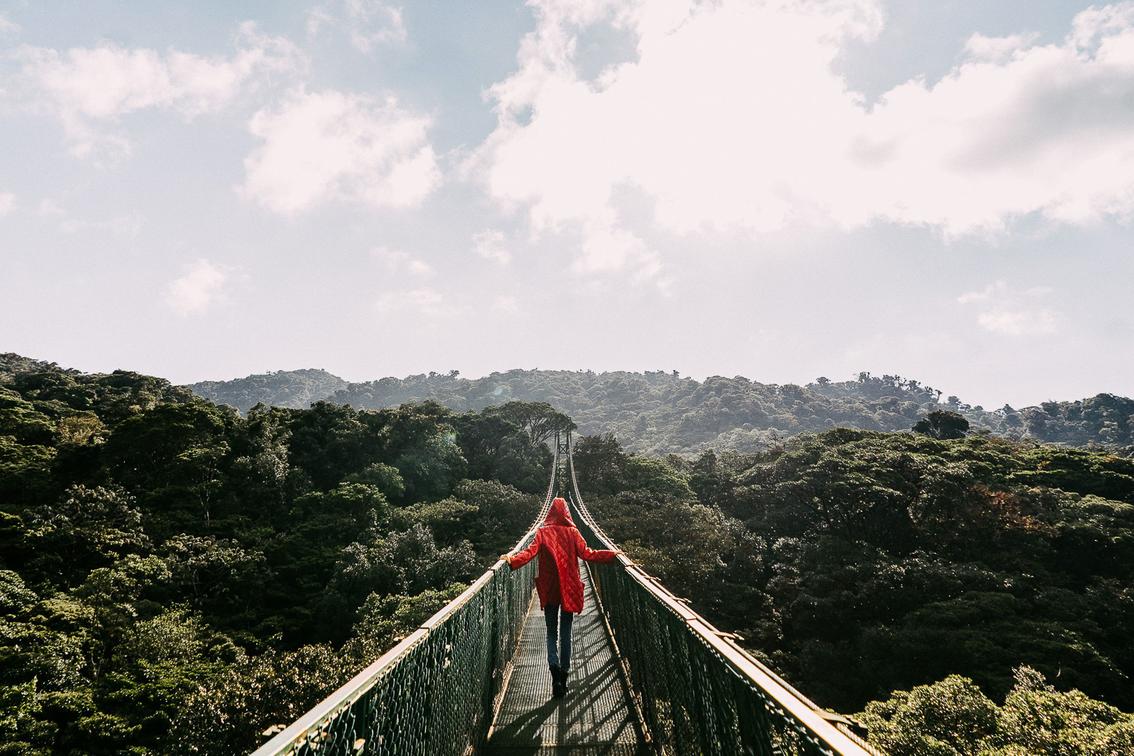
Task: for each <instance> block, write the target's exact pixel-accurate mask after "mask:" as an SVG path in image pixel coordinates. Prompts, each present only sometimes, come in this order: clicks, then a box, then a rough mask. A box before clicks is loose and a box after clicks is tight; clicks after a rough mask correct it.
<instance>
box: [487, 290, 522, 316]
mask: <svg viewBox="0 0 1134 756" xmlns="http://www.w3.org/2000/svg"><path fill="white" fill-rule="evenodd" d="M492 311H493V312H498V313H501V314H502V315H518V314H520V303H519V302H517V301H516V298H515V297H513V296H512V295H510V294H502V295H500V296H498V297H496V298H495V299H494V300H492Z"/></svg>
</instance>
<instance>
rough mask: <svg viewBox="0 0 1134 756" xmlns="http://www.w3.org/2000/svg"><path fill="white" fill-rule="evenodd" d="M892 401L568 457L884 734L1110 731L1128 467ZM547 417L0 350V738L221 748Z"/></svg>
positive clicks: (712, 607)
mask: <svg viewBox="0 0 1134 756" xmlns="http://www.w3.org/2000/svg"><path fill="white" fill-rule="evenodd" d="M802 390H803V389H801V391H802ZM918 419H919V420H924V423H923V424H922V425H921V427H919V429H918V430H917V432H909V431H910V427H911V426H912V425H914V423H910V424H908V425H907V426H905V428H904V429H903V431H904V432H898V433H895V432H883V431H869V430H857V429H849V428H835V429H829V430H826V431H822V432H819V433H801V434H799V435H797V436H795V437H792V438H788V439H785V440H781V441H779V442H774V443H771V444H770V445H769V446H768V448H766V449H764V450H762V451H759V452H754V453H741V452H737V451H735V450H730V449H720V450H706V451H703V452H701V453H699V454H683V455H676V454H671V455H667V456H657V455H646V454H641V453H635V452H634V451H632V450H629V449H627V448H624V446H623V444H622V443H621V442H620V440H619V439H618V438H617V437H616V436H614V435H613V434H609V433H608V434H595V435H583V436H581V437H580V438H579V439H578V442H577V445H576V449H575V462H576V467H577V470H578V476H579V484H580V487H581V489H582V491H583V493H584V495H585V496H586V498H587V502H588V506H589V507H590V509H591V510H592V512H594V514H595V515H596V516H597V517H598V519H599V520H600V521H601V522H602V523H603V526H604V528H605V529H606V531H607V532H608V533H610V534H611V535H612V536H613V537H614V538H615V539H616V540H617V541H618V542H619V543H620V545H621V546H622V547H623V548H624V549H625V550H626V552H627V553H628V554H629V555H630V556H631V557H632V558H634V559H635V560H636V561H638V562H639V563H641V564H642V565H643V567H645V568H646V569H647V570H648V571H649V572H650V573H651V574H655V575H657V576H658V577H659V578H660V579H661V580H662V581H663V582H664V583H665V585H666V586H667V587H669V588H670V589H672V590H673V591H674V592H675V593H677V594H679V595H683V596H687V597H689V598H690V599H691V600H692V602H693V606H694V607H695V608H696V609H697V610H698V611H699V612H702V613H703V614H704V615H705V616H706V617H707V618H708V619H709V620H710V621H712V622H713V623H714V624H716V625H717V626H718V627H720V628H722V629H725V630H730V631H733V632H736V633H739V634H740V635H741V636H742V638H743V641H742V643H743V644H744V645H746V646H747V647H748V648H749V649H750V650H751V651H752V652H753V653H755V654H756V655H757V656H759V657H760V658H762V659H764V660H765V661H766V662H767V663H768V664H769V665H770V666H772V667H773V668H774V669H776V670H777V671H779V672H781V673H782V674H783V675H784V676H785V677H786V678H787V679H788V680H789V681H790V682H791V683H792V684H793V685H795V686H797V687H798V688H799V689H801V690H803V691H804V692H805V693H806V695H808V696H809V697H810V698H812V699H813V700H815V701H817V702H818V703H819V704H820V705H822V706H824V707H829V708H831V709H834V710H837V711H841V712H844V713H855V712H858V714H857V715H856V716H857V717H858V718H859V720H860V721H861V722H863V723H864V724H865V725H866V726H867V728H868V729H869V731H870V736H871V738H872V740H873V741H874V742H876V743H877V744H879V745H880V746H881V747H884V748H886V749H887V750H889V751H890V752H891V753H893V754H895V755H896V756H897V755H900V754H904V753H909V754H920V753H943V754H944V753H957V754H962V753H970V752H973V750H972V749H973V748H979V749H981V752H987V753H990V754H992V753H997V754H1010V753H1011V754H1016V753H1025V752H1027V753H1031V752H1039V753H1042V752H1051V753H1068V754H1096V753H1099V754H1101V753H1108V751H1107V750H1106V749H1108V748H1114V747H1119V746H1122V744H1126V743H1129V742H1130V739H1131V737H1132V735H1131V733H1132V732H1134V725H1132V724H1131V719H1130V715H1129V714H1126V713H1124V712H1129V711H1131V710H1132V709H1134V694H1132V687H1131V684H1130V679H1131V675H1132V674H1134V653H1132V646H1131V644H1130V643H1129V638H1130V637H1131V636H1132V633H1134V593H1132V588H1131V584H1130V575H1131V574H1134V460H1132V459H1130V458H1129V457H1126V456H1122V455H1119V454H1115V453H1112V452H1110V451H1105V450H1090V449H1075V448H1069V447H1066V446H1057V445H1052V444H1044V443H1038V442H1036V441H1034V440H1030V439H1010V438H1002V437H998V436H994V435H987V434H981V433H979V432H974V431H973V429H972V427H971V424H970V427H967V428H966V426H965V424H966V423H969V422H970V421H969V419H968V417H967V416H965V415H963V413H962V412H959V411H958V412H955V411H952V410H944V409H935V410H931V411H930V412H927V413H924V414H922V415H921V416H920V417H919V418H918ZM574 428H575V422H574V421H573V420H572V419H571V418H570V417H568V416H567V415H566V414H564V413H562V412H560V411H558V410H556V409H555V408H553V407H552V406H551V405H549V404H546V403H539V402H527V401H516V400H511V401H506V402H502V403H499V404H492V405H489V406H486V407H483V408H480V409H476V410H468V409H463V410H454V409H450V408H447V407H445V406H443V405H442V404H440V403H439V402H436V401H423V402H411V403H405V404H401V405H399V406H397V407H391V408H382V409H374V410H359V409H355V408H352V407H350V406H346V405H342V404H335V403H332V402H323V401H316V402H315V403H314V404H313V405H312V406H310V407H309V408H305V409H295V408H286V407H269V406H266V405H262V404H261V405H256V406H253V407H251V408H250V409H249V410H248V411H247V412H246V413H245V414H243V415H241V414H239V413H237V412H236V411H235V410H234V409H232V408H230V407H225V406H218V405H216V404H213V403H212V402H210V401H207V400H204V399H202V398H200V397H198V396H196V395H195V394H193V393H192V392H190V391H189V390H187V389H185V388H182V387H176V386H173V385H171V384H169V382H167V381H164V380H162V379H160V378H154V377H150V376H144V375H139V374H136V373H129V372H123V371H117V372H114V373H110V374H104V375H89V374H84V373H80V372H77V371H71V370H63V369H60V368H58V367H57V366H55V365H52V364H50V363H42V362H36V361H32V360H24V359H12V358H10V357H9V358H7V359H6V360H5V361H0V710H2V711H3V714H2V715H0V752H12V753H26V754H37V753H43V754H46V753H95V754H111V753H123V752H133V753H139V754H144V753H168V752H186V753H210V754H213V753H215V754H227V753H238V752H243V751H247V750H249V749H250V748H252V747H254V746H255V745H256V744H257V743H259V742H261V741H262V740H263V739H264V738H265V737H266V733H270V732H272V731H273V730H274V728H278V727H279V726H281V725H283V724H286V723H288V722H290V721H291V720H293V719H294V718H295V717H297V716H299V715H300V714H301V713H303V711H305V710H306V709H307V708H309V707H310V706H311V705H312V704H314V703H315V702H317V701H318V700H320V699H321V698H322V697H324V696H325V695H327V694H328V693H329V692H330V691H332V690H333V689H334V688H335V687H337V686H338V685H339V684H341V683H342V682H344V681H345V680H346V679H348V678H349V677H350V676H351V675H352V674H354V673H355V672H356V671H357V670H358V669H360V668H361V667H363V666H365V664H366V663H368V662H369V661H371V660H373V659H374V658H376V657H377V656H379V655H380V654H381V653H382V651H384V650H385V649H386V648H388V647H389V646H391V645H392V644H393V643H395V642H396V640H397V639H398V638H400V637H402V636H403V635H404V634H405V633H407V632H409V631H410V630H411V629H412V628H414V627H416V626H418V625H419V624H421V622H422V621H423V620H425V619H426V618H428V617H429V616H430V615H431V614H432V613H433V612H434V611H436V610H437V609H439V608H441V607H442V606H443V605H444V604H445V603H446V602H447V601H449V600H450V599H451V598H452V597H454V596H456V595H457V594H458V593H459V592H460V591H461V590H462V589H463V587H464V586H465V585H466V584H467V581H469V580H470V579H472V578H473V577H475V576H476V575H477V574H479V573H480V572H481V571H482V570H483V569H484V568H485V567H486V566H488V565H489V564H490V563H491V562H492V561H493V560H494V558H495V556H496V555H497V554H499V553H500V552H501V551H504V550H506V549H508V548H509V547H510V546H511V545H512V544H513V543H514V542H515V541H516V539H517V538H518V537H519V536H520V535H521V533H522V532H523V531H524V530H525V529H526V527H527V526H528V525H529V524H530V522H531V520H532V518H533V516H534V515H535V512H536V511H537V509H538V505H539V494H540V493H541V492H542V490H543V489H544V487H545V485H546V479H547V478H546V476H547V472H548V465H549V464H550V461H551V453H550V451H549V449H548V448H547V445H546V441H548V440H549V439H550V438H552V437H553V435H554V434H555V432H556V431H562V430H568V429H574ZM1058 712H1064V713H1067V712H1070V713H1069V714H1067V715H1066V716H1064V713H1060V714H1058V717H1057V715H1056V713H1058ZM1029 717H1030V719H1029ZM1060 717H1061V718H1060ZM1057 720H1058V721H1057ZM1053 722H1054V723H1055V724H1053ZM1056 724H1057V725H1058V726H1056ZM1036 733H1039V734H1036ZM966 738H967V739H966ZM1029 738H1030V739H1029ZM1122 747H1124V746H1122Z"/></svg>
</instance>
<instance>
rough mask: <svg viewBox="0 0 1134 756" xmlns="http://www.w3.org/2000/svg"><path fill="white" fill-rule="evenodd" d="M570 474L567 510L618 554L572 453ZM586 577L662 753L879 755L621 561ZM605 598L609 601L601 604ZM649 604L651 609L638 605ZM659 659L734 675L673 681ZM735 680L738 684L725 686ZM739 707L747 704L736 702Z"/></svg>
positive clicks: (627, 561)
mask: <svg viewBox="0 0 1134 756" xmlns="http://www.w3.org/2000/svg"><path fill="white" fill-rule="evenodd" d="M567 467H568V470H569V471H570V484H571V495H570V496H569V499H570V504H571V505H572V508H573V509H575V511H576V514H577V515H578V516H579V521H580V524H581V526H582V528H581V529H583V530H584V532H585V531H587V530H589V531H590V535H591V536H592V539H593V540H594V541H596V542H597V544H594V545H599V546H601V547H602V548H607V549H614V548H617V546H616V544H615V542H614V540H613V539H612V538H610V537H609V536H608V535H607V534H606V533H605V532H604V531H603V530H602V528H601V527H600V526H599V525H598V523H597V522H596V521H595V519H594V517H593V516H592V515H591V513H590V511H589V510H588V509H587V507H586V504H585V503H584V502H583V497H582V496H581V495H580V493H579V483H578V480H577V478H576V476H575V463H574V458H573V455H572V454H571V448H570V447H568V449H567ZM615 565H617V567H616V566H615ZM596 567H597V569H595V568H596ZM618 567H620V568H621V569H618ZM591 574H592V578H593V579H594V584H595V590H596V591H598V593H599V595H600V596H601V597H603V599H604V600H603V607H604V610H605V611H606V613H607V620H608V623H609V625H610V627H611V629H612V631H613V632H614V634H615V641H616V642H617V643H618V644H619V648H620V650H621V652H622V659H621V663H622V664H623V667H624V671H625V672H626V674H627V676H628V677H629V678H630V680H631V683H632V686H633V687H634V689H635V690H634V694H635V698H636V700H637V702H638V703H639V704H640V706H641V708H642V709H643V711H644V713H645V716H646V719H647V721H646V723H645V724H646V726H647V727H648V729H649V731H650V734H651V739H652V740H653V745H654V746H655V748H657V749H658V750H660V751H661V752H663V753H685V752H694V751H696V752H701V753H797V752H798V753H816V754H832V755H833V754H845V755H849V756H873V754H874V753H875V752H874V751H873V749H871V748H870V747H869V746H867V745H866V744H865V743H862V742H861V741H860V740H859V739H858V738H857V737H855V736H854V735H853V734H848V733H845V732H843V731H841V730H839V729H838V728H836V727H835V726H834V725H833V724H831V722H829V721H828V717H829V714H827V712H824V711H823V710H822V709H820V708H819V707H818V706H817V705H816V704H815V703H813V702H812V701H810V700H808V699H807V698H806V697H805V696H804V695H803V694H802V693H800V692H799V691H798V690H796V689H795V688H793V687H792V686H791V685H789V684H788V683H787V682H786V681H785V680H784V679H783V678H781V677H780V676H779V675H777V674H776V673H775V672H773V671H772V670H771V669H769V668H768V667H767V666H766V665H764V664H762V663H761V662H760V661H759V660H758V659H756V658H755V657H753V656H752V655H751V654H750V653H748V652H747V651H745V650H744V649H743V648H741V647H740V646H738V645H737V644H736V643H734V642H733V641H732V640H731V638H730V637H729V636H730V635H731V634H729V633H723V632H721V631H720V630H718V629H717V628H716V627H714V626H713V625H712V624H711V623H710V622H709V621H708V620H706V619H705V618H704V617H702V616H701V615H700V614H698V613H697V612H696V611H694V610H693V609H691V608H689V607H688V606H687V605H686V604H685V603H683V601H682V600H681V599H679V598H678V597H677V596H675V595H674V594H673V593H672V592H670V591H669V590H668V589H667V588H665V586H663V585H662V584H661V583H660V582H658V580H657V579H656V578H654V577H652V576H651V575H649V574H647V573H646V572H645V571H643V570H642V569H641V568H640V567H638V565H636V564H634V562H632V561H631V560H630V559H629V558H628V557H626V556H625V555H624V554H620V555H619V556H618V557H617V561H616V562H615V563H613V564H605V565H604V564H600V565H592V571H591ZM604 593H611V594H613V595H612V596H610V597H606V596H603V594H604ZM643 593H644V596H643V595H642V594H643ZM632 594H638V595H632ZM645 597H648V600H647V601H644V602H643V601H642V600H641V599H642V598H645ZM631 604H633V605H634V606H630V605H631ZM675 621H676V622H675ZM677 623H679V624H680V625H681V626H683V628H684V630H685V631H686V632H687V633H688V634H690V635H692V637H693V638H694V639H695V640H696V641H698V643H696V644H692V645H690V644H687V643H684V642H683V639H682V638H681V631H680V630H679V629H678V628H676V627H674V625H675V624H677ZM655 625H656V627H654V626H655ZM652 631H653V632H652ZM644 635H645V636H652V637H648V638H643V637H642V636H644ZM659 653H662V654H664V653H670V654H677V655H680V656H682V657H683V658H682V660H683V661H685V662H687V663H688V664H689V665H690V666H692V665H697V666H699V667H700V669H699V670H698V671H699V672H701V673H702V676H703V677H706V678H707V677H712V675H711V674H710V667H712V666H713V665H714V664H715V663H716V664H723V665H724V666H726V667H727V668H728V670H729V673H730V674H729V675H722V676H720V679H719V680H714V681H709V680H695V679H692V674H691V670H689V669H686V670H682V671H681V672H682V673H683V674H682V675H680V676H679V677H682V678H683V679H680V680H671V679H669V678H667V677H665V675H664V673H663V672H661V671H659V669H658V668H659V667H664V666H665V665H674V664H679V663H680V662H679V661H678V660H677V659H675V658H673V657H672V656H671V657H670V658H664V657H663V658H658V654H659ZM732 677H735V678H737V679H736V680H733V679H729V678H732ZM737 681H739V682H740V683H741V684H740V685H737V684H736V682H737ZM690 687H693V688H699V690H690V689H689V688H690ZM746 694H747V695H746ZM745 698H747V699H750V700H742V699H745ZM728 699H731V700H728Z"/></svg>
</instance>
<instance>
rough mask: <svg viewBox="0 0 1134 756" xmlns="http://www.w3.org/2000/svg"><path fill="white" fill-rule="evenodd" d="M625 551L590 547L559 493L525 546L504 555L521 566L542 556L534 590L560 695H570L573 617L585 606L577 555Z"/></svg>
mask: <svg viewBox="0 0 1134 756" xmlns="http://www.w3.org/2000/svg"><path fill="white" fill-rule="evenodd" d="M621 553H622V552H621V551H619V550H610V549H592V548H590V547H589V546H587V542H586V541H584V540H583V534H582V533H580V532H579V529H578V528H577V527H575V522H574V521H573V520H572V519H571V513H570V512H569V511H567V502H566V501H564V500H563V499H561V498H559V497H556V498H555V499H554V500H552V502H551V509H550V510H549V511H548V513H547V517H546V518H544V521H543V524H542V525H540V526H539V528H538V529H537V530H536V535H535V539H534V540H533V541H532V543H531V545H530V546H528V547H527V548H526V549H524V550H522V551H519V552H517V553H515V554H502V555H501V556H500V558H501V559H502V560H504V561H505V562H507V563H508V566H509V567H511V568H512V569H513V570H518V569H520V568H521V567H523V566H524V565H525V564H527V563H528V562H530V561H531V560H532V558H534V557H535V556H536V555H537V554H538V555H539V574H537V575H536V581H535V582H536V592H537V593H538V594H539V606H540V608H541V609H543V617H544V621H545V622H546V624H547V665H548V667H549V668H550V669H551V691H552V695H554V696H555V697H556V698H562V697H563V696H565V695H566V694H567V674H568V672H569V670H570V669H571V620H572V619H573V618H574V616H575V615H576V614H578V613H579V612H581V611H582V610H583V581H582V580H581V579H580V578H579V559H585V560H587V561H588V562H611V561H613V560H614V558H615V557H617V556H618V555H619V554H621Z"/></svg>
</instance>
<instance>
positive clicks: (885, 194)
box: [0, 0, 1134, 409]
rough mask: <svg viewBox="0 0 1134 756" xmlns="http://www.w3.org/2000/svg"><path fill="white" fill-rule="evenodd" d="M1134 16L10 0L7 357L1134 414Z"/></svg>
mask: <svg viewBox="0 0 1134 756" xmlns="http://www.w3.org/2000/svg"><path fill="white" fill-rule="evenodd" d="M1131 82H1134V2H1128V1H1124V2H1112V3H1095V4H1093V5H1092V3H1090V2H1083V1H1080V0H1003V1H1002V2H999V3H996V4H989V3H979V2H975V1H972V2H961V3H950V4H940V3H928V2H910V3H899V2H896V0H828V1H827V2H811V1H805V0H722V1H721V2H719V3H714V4H709V5H701V4H697V3H693V2H691V0H690V2H681V1H680V0H679V1H678V2H666V3H661V2H644V1H643V0H587V2H565V1H564V0H530V1H529V2H526V3H524V2H505V1H504V0H486V1H485V2H483V3H477V4H468V5H465V6H461V7H460V9H459V10H457V11H454V10H453V9H452V7H451V6H449V5H446V4H441V3H437V2H425V1H419V2H388V1H386V0H308V1H306V2H300V1H298V0H289V1H288V2H281V3H273V4H261V5H256V6H242V7H236V6H232V5H230V4H225V3H216V2H211V3H198V4H194V5H193V6H191V7H186V6H183V5H181V4H178V3H174V2H155V3H151V4H147V5H146V6H145V8H144V9H142V8H140V7H139V6H134V5H124V4H120V3H114V2H110V1H109V0H93V1H92V2H89V3H83V4H82V5H81V6H74V5H66V6H64V5H62V4H55V3H37V4H29V3H23V2H0V138H3V139H4V140H5V143H6V144H8V145H9V146H13V145H16V146H18V147H16V148H11V149H9V150H6V151H5V155H4V158H3V159H0V263H2V264H3V271H4V272H3V275H0V350H3V351H9V350H10V351H13V352H16V353H19V354H22V355H25V356H29V357H35V358H37V359H44V360H49V361H54V362H57V363H59V364H61V365H65V366H68V367H75V368H78V369H80V370H85V371H108V370H113V369H116V368H121V369H129V370H136V371H139V372H143V373H148V374H153V375H158V376H162V377H165V378H168V379H170V380H172V381H173V382H175V383H178V384H186V383H193V382H197V381H201V380H227V379H233V378H240V377H244V376H246V375H249V374H254V373H262V372H268V371H275V370H289V369H297V367H320V368H324V369H326V370H328V371H329V372H331V373H334V374H335V375H338V376H340V377H343V378H344V379H347V380H351V381H365V380H374V379H378V378H382V377H386V376H406V375H410V374H420V373H428V372H429V371H431V370H432V371H436V372H447V371H448V370H452V369H456V370H459V371H461V374H462V375H463V376H465V377H479V376H484V375H487V374H490V373H491V372H494V371H506V370H509V369H514V368H517V367H525V366H527V367H528V369H531V368H534V367H539V368H542V369H565V370H576V369H584V370H585V369H591V370H595V371H596V372H602V371H609V370H628V371H643V370H665V371H666V372H669V371H672V370H678V371H679V372H680V373H681V374H682V375H688V376H692V377H696V378H697V379H698V380H703V379H704V378H705V377H707V376H710V375H724V376H735V375H743V376H745V377H748V378H750V379H752V380H756V381H760V382H763V383H789V382H790V383H799V384H805V383H808V382H810V381H813V380H814V379H815V378H816V377H818V376H821V375H825V376H827V377H828V378H831V379H832V380H848V379H853V377H854V376H855V375H857V373H858V372H859V371H870V372H871V373H873V374H874V375H882V374H887V373H889V374H894V373H896V374H900V375H902V376H905V377H909V378H916V379H918V380H920V381H922V382H925V383H928V384H929V385H932V386H934V387H935V388H938V389H940V390H942V391H943V392H944V393H945V394H946V395H949V394H955V395H957V396H959V397H960V398H961V399H962V400H963V401H966V402H969V403H971V404H974V405H976V404H980V405H983V406H984V407H986V408H988V409H993V408H996V407H1000V406H1002V405H1003V404H1005V403H1009V404H1011V405H1012V406H1014V407H1021V406H1028V405H1035V404H1038V403H1040V402H1042V401H1045V400H1048V399H1056V400H1074V399H1081V398H1084V397H1088V396H1093V395H1095V394H1098V393H1114V394H1119V395H1124V396H1131V395H1134V300H1132V298H1131V297H1130V293H1129V288H1130V283H1131V282H1132V281H1134V256H1132V255H1131V246H1132V242H1134V233H1132V230H1131V220H1132V219H1134V105H1132V104H1131V103H1134V98H1132V97H1131V95H1132V94H1134V85H1132V84H1131Z"/></svg>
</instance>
